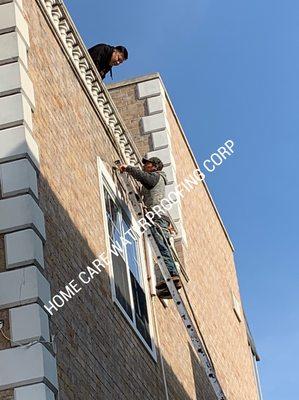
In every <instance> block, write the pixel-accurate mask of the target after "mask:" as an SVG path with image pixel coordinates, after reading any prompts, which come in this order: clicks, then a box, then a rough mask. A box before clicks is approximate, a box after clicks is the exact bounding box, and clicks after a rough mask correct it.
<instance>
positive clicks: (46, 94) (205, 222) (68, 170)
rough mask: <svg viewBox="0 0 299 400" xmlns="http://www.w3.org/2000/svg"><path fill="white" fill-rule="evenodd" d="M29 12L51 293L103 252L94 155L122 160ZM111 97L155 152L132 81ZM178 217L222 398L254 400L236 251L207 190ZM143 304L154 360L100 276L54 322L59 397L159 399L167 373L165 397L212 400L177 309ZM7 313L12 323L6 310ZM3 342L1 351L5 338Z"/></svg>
mask: <svg viewBox="0 0 299 400" xmlns="http://www.w3.org/2000/svg"><path fill="white" fill-rule="evenodd" d="M24 11H25V14H26V18H27V22H28V24H29V31H30V40H31V47H30V52H29V73H30V77H31V80H32V82H33V85H34V92H35V100H36V110H35V112H34V114H33V126H34V130H33V136H34V139H35V140H36V142H37V143H38V146H39V151H40V160H41V173H40V176H39V196H40V206H41V208H42V210H43V212H44V214H45V224H46V234H47V241H46V245H45V248H44V256H45V275H46V277H47V278H48V280H49V281H50V284H51V288H52V293H53V294H55V293H57V292H58V291H59V290H61V289H63V287H64V285H66V284H67V283H68V282H70V281H71V280H72V279H74V278H76V276H78V273H79V272H80V271H81V270H82V269H84V268H85V267H86V266H87V265H89V264H90V263H91V261H92V260H94V259H95V258H96V257H97V255H98V254H100V253H101V252H104V251H106V242H105V232H104V221H103V212H102V204H101V199H100V191H99V177H98V170H97V157H100V158H101V159H102V160H103V162H104V163H105V165H106V166H107V168H108V169H109V171H110V172H111V173H112V170H111V165H112V163H113V162H114V160H116V159H118V158H119V154H118V153H117V152H116V150H115V148H114V145H113V144H112V142H111V140H110V139H109V137H108V135H107V131H106V129H105V127H104V126H103V123H102V122H101V121H100V120H99V118H98V115H97V114H96V112H95V110H94V108H93V106H92V105H91V102H90V101H89V99H88V98H87V96H86V94H85V93H84V91H83V90H82V87H81V85H80V84H79V82H78V79H77V77H76V76H75V74H74V72H73V70H72V68H71V66H70V64H69V62H68V60H67V59H66V57H65V55H64V54H63V52H62V51H61V48H60V46H59V43H58V42H57V40H56V38H55V37H54V35H53V32H52V31H51V29H50V27H49V25H48V23H47V22H46V20H45V18H44V16H43V15H42V13H41V11H40V9H39V7H38V5H37V3H36V1H34V0H28V1H25V2H24ZM113 97H114V100H115V102H116V104H117V106H118V109H119V111H120V112H121V114H122V116H123V119H124V121H125V123H126V125H127V126H128V128H129V130H130V131H131V133H132V136H133V139H134V142H135V144H136V145H137V147H138V149H139V150H140V152H141V154H142V153H145V152H146V151H147V150H148V149H149V148H150V146H151V143H150V136H149V135H147V136H141V135H140V130H139V126H140V125H139V124H140V118H141V117H142V116H143V115H145V113H146V107H145V102H144V101H137V100H136V88H135V85H129V86H126V87H125V88H120V89H119V90H116V91H115V92H114V93H113ZM125 110H126V112H125ZM168 119H169V123H170V126H171V134H172V147H173V155H174V158H175V160H176V163H177V172H178V176H177V178H178V181H181V180H182V179H183V178H184V177H185V176H187V175H188V174H189V173H190V172H192V171H193V169H194V168H195V166H194V163H193V161H192V158H191V157H190V153H189V151H188V148H187V146H186V144H185V142H184V140H183V137H182V134H181V132H180V130H179V128H178V126H177V124H176V121H175V119H174V117H173V115H172V111H171V109H170V108H168ZM182 160H184V162H183V161H182ZM183 219H184V226H185V229H186V232H187V236H188V242H189V247H188V248H187V250H186V251H185V252H184V257H185V263H186V266H187V269H188V274H189V276H190V283H188V284H187V289H188V293H189V296H190V298H191V301H192V305H193V307H194V311H195V313H196V316H197V319H198V321H199V324H200V328H201V330H202V333H203V335H204V338H205V341H206V343H207V347H208V349H209V351H210V353H211V356H212V360H213V362H214V364H215V367H216V371H217V374H218V375H219V380H220V382H221V384H222V386H223V389H224V391H225V393H226V394H227V397H228V399H229V400H255V399H257V396H256V393H255V382H254V376H253V372H252V367H251V362H250V354H249V347H248V345H247V337H246V331H245V327H244V324H243V323H241V324H240V323H239V322H238V321H237V319H236V317H235V315H234V313H233V309H232V303H231V297H230V296H231V292H230V291H231V290H233V292H234V293H235V295H236V296H239V289H238V283H237V278H236V273H235V267H234V262H233V256H232V250H231V248H230V246H229V244H228V241H227V238H226V237H225V235H224V233H223V229H222V227H221V225H220V224H219V220H218V218H217V216H216V214H215V210H214V209H213V207H212V205H211V202H210V200H209V198H208V196H207V193H206V191H205V189H204V188H203V186H202V185H201V186H200V187H198V188H197V189H195V191H194V192H192V194H190V195H188V196H186V198H184V201H183ZM191 243H192V245H191ZM0 270H1V271H3V270H4V253H3V238H1V237H0ZM150 307H151V308H152V312H153V315H154V317H155V319H156V321H157V326H156V327H157V332H156V334H155V342H156V347H157V353H158V355H157V361H155V360H154V359H153V357H152V356H151V355H150V354H149V353H148V351H147V350H146V349H145V347H144V345H143V344H142V343H141V341H140V339H139V338H138V337H137V335H136V333H135V332H134V330H133V329H132V328H131V326H130V325H129V324H128V322H127V321H126V320H125V318H124V317H123V315H122V314H121V312H120V310H119V308H118V307H117V306H116V304H115V303H113V301H112V296H111V286H110V280H109V276H108V273H107V272H106V271H103V272H102V273H101V275H100V276H98V277H96V278H95V279H94V280H93V281H92V283H90V284H89V285H88V286H86V287H84V288H83V289H82V291H81V292H80V293H78V294H77V295H76V297H75V298H74V299H72V300H71V301H69V302H68V303H67V304H66V305H65V306H64V307H63V308H62V309H60V310H59V311H58V312H57V313H55V314H54V315H53V317H52V318H51V331H52V333H53V334H55V336H56V339H55V340H56V344H57V366H58V380H59V392H60V399H61V400H78V399H80V400H83V399H84V400H99V399H107V400H110V399H111V400H125V399H127V400H132V399H142V400H164V399H166V394H165V383H164V381H163V369H164V372H165V376H166V382H167V390H168V395H169V400H195V399H205V400H215V395H214V394H213V392H212V390H211V387H210V384H209V382H208V381H207V378H206V376H205V374H204V372H203V370H202V367H201V365H200V364H199V362H198V359H197V357H196V356H195V354H194V352H193V349H192V347H191V346H190V344H189V339H188V336H187V334H186V331H185V329H184V327H183V324H182V322H181V320H180V317H179V315H178V314H177V311H176V309H175V308H174V305H173V304H172V303H171V302H170V303H169V305H168V307H167V308H165V307H164V306H163V305H162V303H161V302H160V301H159V300H158V299H157V297H153V298H152V303H151V304H150ZM2 315H3V316H4V318H5V319H6V320H7V317H8V316H7V312H6V311H4V312H2V313H1V315H0V318H2V317H3V316H2ZM153 325H155V324H154V322H153ZM6 326H7V327H8V324H6ZM154 329H155V327H154ZM5 332H7V333H8V331H5ZM158 338H159V340H158ZM0 346H1V349H3V348H5V346H6V344H5V342H3V341H2V339H0ZM12 398H13V396H12V392H11V391H4V392H1V393H0V399H1V400H11V399H12Z"/></svg>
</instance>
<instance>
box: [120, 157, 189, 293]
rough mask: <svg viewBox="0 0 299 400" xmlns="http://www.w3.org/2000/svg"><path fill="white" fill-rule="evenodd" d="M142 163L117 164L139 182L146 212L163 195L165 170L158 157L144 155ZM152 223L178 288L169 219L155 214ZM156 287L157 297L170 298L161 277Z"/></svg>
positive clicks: (153, 232)
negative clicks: (136, 164) (141, 166)
mask: <svg viewBox="0 0 299 400" xmlns="http://www.w3.org/2000/svg"><path fill="white" fill-rule="evenodd" d="M142 163H143V169H142V170H141V169H140V168H137V167H132V166H130V165H128V166H127V165H119V166H118V168H119V170H120V172H121V173H123V172H127V173H128V174H129V175H130V176H132V178H134V179H135V180H136V181H138V182H140V183H141V185H142V189H141V196H142V200H143V203H144V205H145V207H146V210H145V211H146V212H147V211H150V210H151V209H152V207H154V206H156V205H160V202H161V200H162V199H163V198H164V197H165V186H166V184H167V178H166V174H165V172H164V171H162V169H163V163H162V161H161V160H160V159H159V158H158V157H151V158H146V157H144V158H143V159H142ZM154 223H155V224H154V225H151V228H150V229H151V232H152V235H153V237H154V238H155V241H156V243H157V246H158V248H159V250H160V253H161V255H162V257H163V259H164V262H165V264H166V266H167V269H168V271H169V273H170V276H171V278H172V280H173V283H174V284H175V286H176V288H177V289H180V288H181V286H182V285H181V281H180V277H179V274H178V271H177V268H176V264H175V261H174V258H173V255H172V251H171V249H170V244H169V238H170V230H169V228H170V226H171V221H170V219H169V218H168V217H167V216H166V215H163V216H158V215H156V214H155V217H154ZM156 289H157V294H158V296H159V297H162V298H171V296H170V293H169V291H168V288H167V285H166V283H165V281H164V279H163V278H162V279H160V280H159V281H158V282H157V285H156Z"/></svg>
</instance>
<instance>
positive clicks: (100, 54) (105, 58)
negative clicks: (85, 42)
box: [88, 43, 114, 79]
mask: <svg viewBox="0 0 299 400" xmlns="http://www.w3.org/2000/svg"><path fill="white" fill-rule="evenodd" d="M113 50H114V47H113V46H110V45H109V44H104V43H100V44H97V45H95V46H93V47H91V48H90V49H88V51H89V54H90V55H91V58H92V60H93V62H94V63H95V66H96V67H97V69H98V71H99V73H100V75H101V78H102V79H104V78H105V76H106V74H107V73H108V72H110V76H111V78H112V67H111V66H110V65H109V63H110V60H111V56H112V53H113Z"/></svg>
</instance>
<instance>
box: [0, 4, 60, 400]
mask: <svg viewBox="0 0 299 400" xmlns="http://www.w3.org/2000/svg"><path fill="white" fill-rule="evenodd" d="M29 49H30V42H29V30H28V25H27V22H26V21H25V18H24V16H23V13H22V1H21V0H0V109H1V113H0V186H1V197H0V233H2V234H4V243H5V248H4V254H5V260H6V271H4V272H1V273H0V309H1V310H8V311H9V328H10V343H9V346H10V347H9V348H7V349H5V350H0V365H4V366H5V368H2V369H1V374H0V397H1V391H3V390H6V389H14V400H28V399H29V398H30V400H33V399H34V400H35V399H36V400H37V399H38V400H42V399H45V400H53V399H54V398H55V396H56V394H57V392H58V381H57V368H56V359H55V356H54V355H53V353H54V352H53V348H52V347H51V343H50V340H51V339H50V331H49V316H48V314H47V313H46V312H45V311H44V310H43V309H42V306H43V304H45V303H47V302H48V301H49V300H50V298H51V292H50V284H49V282H48V281H47V279H46V278H45V276H44V274H43V271H44V255H43V245H44V243H45V241H46V229H45V222H44V214H43V211H42V210H41V208H40V206H39V195H38V173H39V152H38V146H37V143H36V142H35V140H34V139H33V136H32V129H33V123H32V113H33V112H34V109H35V99H34V88H33V84H32V82H31V80H30V78H29V74H28V58H27V52H28V50H29Z"/></svg>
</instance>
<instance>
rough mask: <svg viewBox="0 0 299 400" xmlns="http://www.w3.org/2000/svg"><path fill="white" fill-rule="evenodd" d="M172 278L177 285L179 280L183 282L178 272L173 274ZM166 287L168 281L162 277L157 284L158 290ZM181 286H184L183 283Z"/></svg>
mask: <svg viewBox="0 0 299 400" xmlns="http://www.w3.org/2000/svg"><path fill="white" fill-rule="evenodd" d="M171 279H172V281H173V283H174V284H175V285H177V284H178V282H181V280H180V277H179V275H177V274H175V275H171ZM166 287H167V285H166V282H165V281H164V279H162V280H161V281H159V282H157V284H156V289H157V290H160V289H164V288H166ZM179 287H180V288H181V287H182V284H181V283H180V286H179Z"/></svg>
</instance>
